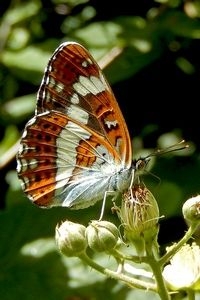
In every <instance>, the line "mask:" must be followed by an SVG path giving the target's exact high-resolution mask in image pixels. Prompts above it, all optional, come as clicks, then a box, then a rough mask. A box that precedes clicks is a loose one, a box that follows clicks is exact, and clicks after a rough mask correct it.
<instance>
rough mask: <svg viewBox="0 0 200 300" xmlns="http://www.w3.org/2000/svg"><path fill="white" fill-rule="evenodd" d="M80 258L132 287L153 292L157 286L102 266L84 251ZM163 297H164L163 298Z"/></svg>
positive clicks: (99, 270)
mask: <svg viewBox="0 0 200 300" xmlns="http://www.w3.org/2000/svg"><path fill="white" fill-rule="evenodd" d="M79 258H80V259H82V260H83V261H84V262H85V263H86V264H87V265H89V266H91V267H92V268H93V269H95V270H97V271H98V272H100V273H102V274H104V275H106V276H109V277H111V278H113V279H116V280H119V281H122V282H124V283H126V284H127V285H128V286H129V287H134V288H138V289H143V290H144V289H145V290H151V291H154V292H157V288H156V285H155V284H152V283H150V282H144V281H142V280H139V279H136V278H132V277H130V276H127V275H125V274H123V273H121V272H115V271H112V270H110V269H107V268H104V267H102V266H101V265H99V264H97V263H96V262H94V261H93V260H92V259H91V258H90V257H89V256H88V255H87V254H86V253H83V254H81V255H80V256H79ZM163 299H164V298H163Z"/></svg>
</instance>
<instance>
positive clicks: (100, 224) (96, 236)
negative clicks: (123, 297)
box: [86, 221, 119, 252]
mask: <svg viewBox="0 0 200 300" xmlns="http://www.w3.org/2000/svg"><path fill="white" fill-rule="evenodd" d="M86 238H87V241H88V245H89V247H90V248H91V249H92V250H93V251H96V252H102V251H106V252H109V250H111V249H113V248H114V247H115V246H116V244H117V241H118V238H119V231H118V229H117V227H116V226H115V225H114V224H113V223H111V222H108V221H92V222H91V223H90V225H89V226H88V227H87V228H86Z"/></svg>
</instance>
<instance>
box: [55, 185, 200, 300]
mask: <svg viewBox="0 0 200 300" xmlns="http://www.w3.org/2000/svg"><path fill="white" fill-rule="evenodd" d="M199 208H200V196H197V197H194V198H191V199H189V200H187V201H186V202H185V204H184V205H183V216H184V218H185V220H186V222H187V223H188V225H189V227H188V230H187V232H186V233H185V235H184V237H183V238H182V239H181V240H180V241H179V242H178V243H176V244H174V245H172V246H170V247H167V249H166V253H165V254H164V255H163V256H160V254H159V245H158V241H157V236H158V232H159V218H160V216H159V208H158V205H157V202H156V200H155V198H154V196H153V195H152V193H151V192H150V191H149V190H148V189H147V188H146V187H145V186H144V185H143V184H138V185H135V186H134V188H132V189H130V190H129V191H128V192H126V193H124V194H123V197H122V202H121V207H118V206H116V204H114V209H113V210H114V211H115V212H116V213H117V215H118V217H119V220H120V223H121V225H120V226H119V228H117V227H116V226H115V225H114V224H113V223H111V222H108V221H104V220H98V221H96V220H93V221H91V222H90V224H89V225H88V226H87V227H85V226H83V225H81V224H78V223H73V222H71V221H68V220H67V221H65V222H63V223H62V224H61V225H58V226H57V227H56V235H55V238H56V244H57V247H58V249H59V250H60V252H61V253H62V254H63V255H66V256H70V257H71V256H76V257H79V258H80V259H81V260H82V261H83V262H85V263H86V264H87V265H88V266H90V267H92V268H93V269H95V270H96V271H98V272H101V273H103V274H104V275H105V276H107V277H111V278H114V279H116V280H118V281H121V282H123V283H124V284H126V285H127V286H129V287H131V288H135V289H142V290H144V292H146V291H153V292H155V293H157V294H158V295H159V297H160V299H162V300H169V299H171V295H174V294H175V295H176V299H183V298H182V292H183V291H184V292H185V293H186V294H187V295H188V299H195V293H196V292H197V291H198V290H199V289H200V272H199V270H200V248H199V246H198V245H197V244H196V243H195V242H194V241H193V242H192V244H190V243H189V239H190V238H191V237H192V235H193V233H194V232H195V230H196V229H197V227H198V226H199V224H200V209H199ZM121 228H123V235H122V234H121V230H120V229H121ZM91 250H92V251H91ZM95 252H101V253H104V254H105V255H107V256H108V258H110V257H113V258H114V259H115V261H116V266H115V270H113V269H111V268H109V267H108V266H102V265H101V264H100V263H98V262H96V261H95V259H94V257H93V253H95Z"/></svg>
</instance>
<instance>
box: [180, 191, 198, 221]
mask: <svg viewBox="0 0 200 300" xmlns="http://www.w3.org/2000/svg"><path fill="white" fill-rule="evenodd" d="M182 212H183V216H184V218H185V220H186V222H188V223H189V224H191V223H200V195H198V196H196V197H192V198H190V199H188V200H187V201H186V202H185V203H184V204H183V207H182Z"/></svg>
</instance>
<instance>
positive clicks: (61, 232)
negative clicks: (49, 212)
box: [55, 221, 87, 256]
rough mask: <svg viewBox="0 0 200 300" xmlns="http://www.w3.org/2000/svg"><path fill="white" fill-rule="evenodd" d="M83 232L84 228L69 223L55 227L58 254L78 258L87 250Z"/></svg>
mask: <svg viewBox="0 0 200 300" xmlns="http://www.w3.org/2000/svg"><path fill="white" fill-rule="evenodd" d="M85 230H86V227H85V226H83V225H81V224H78V223H73V222H70V221H65V222H64V223H62V224H61V225H60V226H59V225H57V226H56V233H55V239H56V244H57V246H58V248H59V250H60V252H61V253H63V254H64V255H66V256H79V255H80V254H81V253H83V252H84V251H85V250H86V248H87V240H86V237H85Z"/></svg>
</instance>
